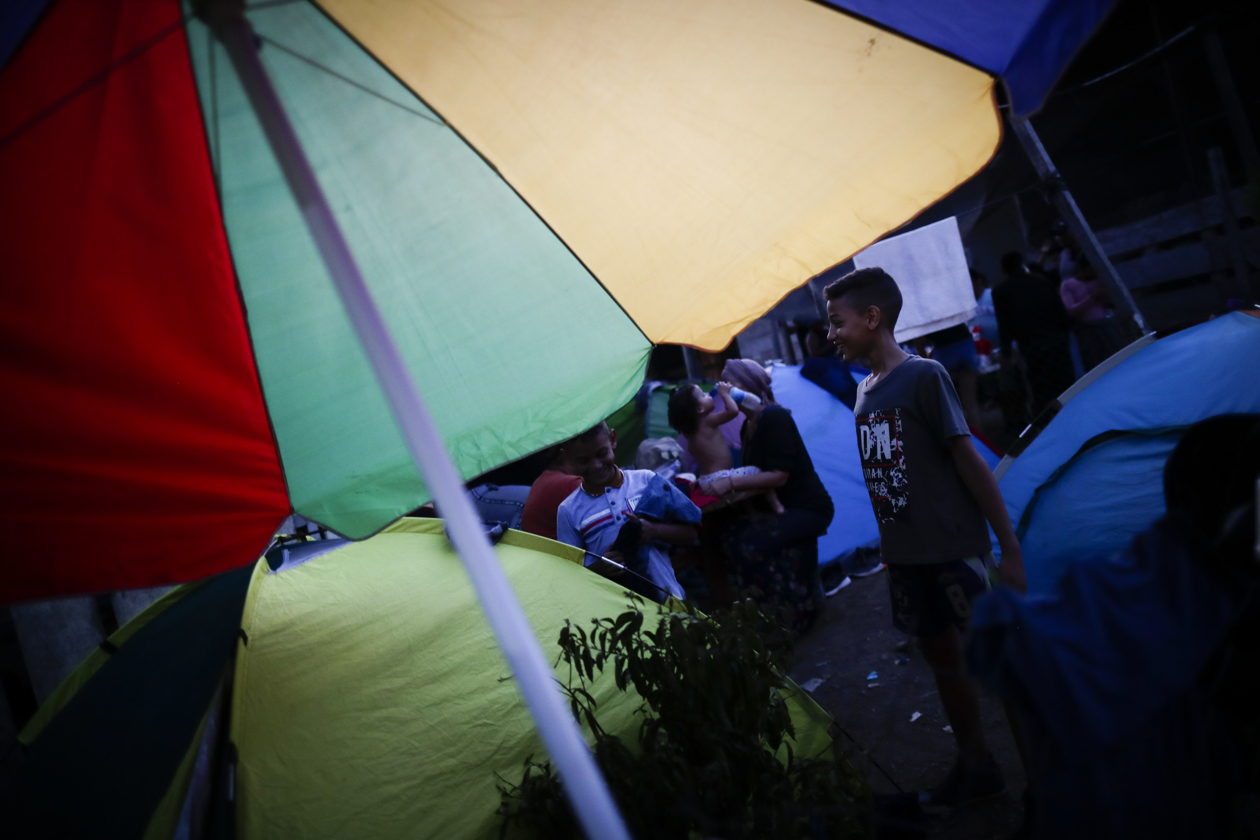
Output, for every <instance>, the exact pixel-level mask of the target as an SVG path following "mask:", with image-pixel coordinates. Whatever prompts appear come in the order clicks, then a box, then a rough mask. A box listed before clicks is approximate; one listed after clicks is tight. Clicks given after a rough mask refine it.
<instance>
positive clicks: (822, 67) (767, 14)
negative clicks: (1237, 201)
mask: <svg viewBox="0 0 1260 840" xmlns="http://www.w3.org/2000/svg"><path fill="white" fill-rule="evenodd" d="M321 5H322V6H323V8H324V9H325V10H326V11H327V12H328V13H329V14H330V15H331V16H332V17H333V18H334V19H335V20H336V21H337V22H338V23H340V24H341V25H342V26H343V27H344V28H345V29H346V31H347V32H349V33H350V34H351V35H352V36H353V37H355V38H356V39H357V40H358V41H359V42H360V43H361V44H362V45H363V46H364V47H365V48H366V49H367V50H368V51H369V52H371V53H372V54H373V55H375V56H376V58H377V59H378V60H380V61H381V62H382V63H383V64H384V65H385V66H386V67H388V68H390V70H391V71H392V72H394V73H395V74H396V75H397V76H398V78H399V79H400V80H402V81H403V82H404V83H405V84H406V85H407V86H409V87H410V88H411V89H412V91H414V92H415V93H416V94H417V95H418V96H419V97H421V98H422V99H423V100H424V101H425V102H426V103H427V104H428V105H430V106H431V107H432V108H433V109H434V110H435V111H436V112H438V113H440V114H441V115H442V117H443V118H444V119H445V120H446V121H447V122H448V123H449V124H450V125H451V126H452V127H454V128H455V129H456V130H458V131H459V132H460V133H461V134H462V135H463V136H464V137H465V138H466V139H467V140H468V141H469V143H470V144H471V145H472V146H473V147H475V148H476V149H477V150H478V151H479V152H480V153H481V154H482V155H483V156H484V157H485V158H486V159H487V160H488V161H489V162H490V163H491V164H493V165H494V166H495V167H496V168H497V169H498V171H499V172H500V173H501V174H502V175H503V177H504V178H505V179H506V180H507V181H508V183H509V184H511V185H512V187H513V188H514V189H516V191H517V192H518V193H519V194H520V195H521V196H522V197H523V198H524V199H525V200H526V201H527V202H528V203H529V204H530V205H531V206H532V207H533V208H534V209H535V210H536V211H537V212H538V213H539V215H540V216H541V217H542V218H543V219H544V220H545V221H546V222H547V224H548V225H549V226H550V227H551V228H552V229H553V230H554V231H556V233H557V234H558V236H559V237H560V238H561V239H562V240H563V241H564V242H565V243H566V244H567V245H568V246H569V247H570V248H571V249H572V250H573V252H574V253H575V254H576V255H577V256H578V258H580V259H581V260H582V261H583V262H584V263H585V264H586V265H587V267H588V268H590V269H591V271H592V273H593V274H594V275H595V276H596V277H597V278H599V280H600V281H601V282H602V283H603V285H604V286H605V288H607V289H608V290H609V292H610V293H611V294H612V295H613V297H615V298H616V299H617V301H618V303H620V304H621V306H622V307H623V308H624V309H625V311H626V312H627V313H628V314H629V315H630V317H631V318H632V319H633V320H634V321H635V323H636V324H638V325H639V327H640V328H641V329H642V330H643V331H644V333H645V334H646V335H647V336H648V338H650V339H651V340H652V341H655V342H674V343H680V344H690V345H694V346H696V347H700V348H702V349H707V350H719V349H721V348H723V347H724V346H725V345H726V344H727V343H729V341H730V340H731V338H733V337H734V336H735V335H736V334H738V333H739V332H740V330H741V329H743V327H744V326H746V325H747V324H748V323H749V322H750V321H752V320H753V319H755V318H757V317H759V316H760V315H761V314H762V313H764V312H765V311H766V310H767V309H769V308H770V307H771V306H773V305H774V304H775V303H776V302H777V301H778V300H780V299H781V298H782V297H783V296H784V295H786V294H787V293H788V292H790V291H791V290H792V289H794V288H796V287H797V286H800V285H801V284H802V283H804V282H805V281H806V280H808V279H809V278H810V277H811V276H813V275H814V274H817V273H818V272H820V271H822V270H824V269H826V268H828V267H830V266H832V265H834V264H836V263H838V262H841V261H843V260H844V259H846V258H848V257H849V256H851V255H852V254H854V253H855V252H857V251H858V250H860V249H862V248H863V247H865V246H866V245H868V244H870V243H871V242H873V241H875V240H876V239H878V238H879V237H881V236H883V235H884V234H885V233H887V232H888V231H890V230H893V229H895V228H897V227H899V226H900V225H902V224H903V223H905V222H906V221H908V220H910V219H911V218H913V217H914V216H915V215H916V214H917V213H919V212H920V211H921V210H923V209H924V208H925V207H927V206H928V205H930V204H932V203H933V202H935V201H936V200H937V199H939V198H940V197H942V196H943V195H945V194H946V193H948V192H950V191H951V190H952V189H954V188H955V187H956V186H957V185H958V184H959V183H961V182H962V181H964V180H966V179H967V178H968V177H970V176H971V175H972V174H974V173H975V172H976V171H977V170H979V169H980V168H981V167H983V166H984V165H985V163H987V162H988V160H989V159H990V157H991V156H992V155H993V153H994V151H995V150H996V148H997V144H998V142H999V140H1000V136H1001V129H1000V123H999V119H998V116H997V111H996V109H995V107H994V99H993V85H994V80H993V78H992V77H991V76H989V75H988V74H986V73H984V72H982V71H979V70H976V69H973V68H971V67H968V66H966V65H964V64H962V63H961V62H958V61H956V60H953V59H951V58H948V57H946V56H944V55H941V54H940V53H937V52H934V51H933V50H931V49H928V48H926V47H922V46H920V45H918V44H915V43H913V42H911V41H909V40H907V39H905V38H901V37H899V36H897V35H895V34H892V33H890V32H887V31H885V30H881V29H878V28H876V27H874V26H871V25H870V24H867V23H864V22H862V21H859V20H857V19H855V18H852V17H849V16H847V15H844V14H842V13H840V12H837V11H835V10H834V9H831V8H828V7H825V6H823V5H820V4H818V3H813V2H809V0H709V2H691V3H679V2H677V0H638V2H634V3H624V2H612V0H604V1H603V2H591V1H590V0H526V2H508V1H507V0H458V2H457V1H456V0H447V2H442V0H429V2H415V1H414V0H373V1H372V2H364V0H323V2H322V3H321Z"/></svg>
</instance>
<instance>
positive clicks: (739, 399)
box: [709, 388, 761, 409]
mask: <svg viewBox="0 0 1260 840" xmlns="http://www.w3.org/2000/svg"><path fill="white" fill-rule="evenodd" d="M709 396H711V397H713V398H714V399H718V389H717V388H714V389H713V390H712V391H710V392H709ZM731 399H732V400H734V401H735V405H738V406H743V405H744V404H745V401H746V402H747V405H748V407H749V408H750V409H751V408H756V407H757V406H759V405H761V400H759V399H757V396H756V395H755V394H750V393H748V392H747V391H742V390H740V389H739V388H732V389H731Z"/></svg>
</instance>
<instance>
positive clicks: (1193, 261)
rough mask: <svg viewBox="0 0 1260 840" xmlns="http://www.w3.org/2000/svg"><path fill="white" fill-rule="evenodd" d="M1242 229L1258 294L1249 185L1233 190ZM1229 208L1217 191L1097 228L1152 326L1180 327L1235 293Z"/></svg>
mask: <svg viewBox="0 0 1260 840" xmlns="http://www.w3.org/2000/svg"><path fill="white" fill-rule="evenodd" d="M1230 198H1231V204H1232V205H1233V208H1234V213H1235V215H1236V216H1237V217H1238V219H1239V222H1240V227H1241V230H1240V231H1239V236H1240V239H1241V244H1242V247H1243V250H1244V253H1245V254H1246V261H1247V263H1248V273H1249V277H1250V282H1251V287H1250V291H1251V294H1252V295H1256V294H1258V293H1260V290H1258V288H1257V286H1258V283H1257V279H1258V278H1260V227H1257V226H1256V225H1255V223H1254V220H1252V219H1251V217H1250V214H1249V212H1248V210H1247V207H1246V203H1245V191H1244V190H1242V189H1237V190H1234V191H1233V193H1232V194H1231V196H1230ZM1225 212H1226V211H1225V208H1224V207H1223V206H1222V203H1221V200H1220V198H1219V197H1217V196H1212V197H1210V198H1205V199H1200V200H1199V201H1195V202H1191V203H1190V204H1185V205H1182V206H1181V207H1175V208H1173V209H1172V210H1167V211H1165V212H1163V213H1159V214H1157V215H1154V216H1150V217H1148V218H1146V219H1142V220H1140V221H1137V222H1133V223H1132V224H1128V225H1124V226H1123V227H1118V228H1112V229H1110V230H1104V231H1099V232H1098V240H1099V242H1100V243H1101V245H1102V247H1103V250H1104V251H1106V252H1107V255H1108V256H1109V257H1111V260H1112V262H1113V263H1114V264H1115V266H1116V270H1117V271H1118V272H1119V273H1120V277H1121V278H1122V279H1123V280H1124V282H1125V285H1127V286H1128V287H1129V289H1130V290H1131V291H1132V292H1133V297H1134V300H1135V302H1136V303H1137V305H1138V306H1139V307H1140V308H1141V310H1142V313H1143V315H1145V316H1146V319H1147V321H1148V323H1149V324H1150V326H1151V327H1152V328H1153V329H1155V330H1158V331H1170V330H1175V329H1179V328H1181V327H1183V326H1188V325H1189V324H1193V323H1198V322H1200V321H1202V320H1204V319H1205V318H1207V317H1208V316H1209V315H1212V314H1214V313H1219V312H1223V311H1224V310H1225V306H1226V298H1227V296H1232V295H1233V294H1236V293H1237V292H1236V289H1237V288H1238V287H1237V286H1235V285H1234V276H1233V275H1234V272H1233V267H1232V262H1231V258H1230V247H1229V241H1228V239H1227V237H1226V236H1225V233H1224V228H1225V221H1226V216H1225Z"/></svg>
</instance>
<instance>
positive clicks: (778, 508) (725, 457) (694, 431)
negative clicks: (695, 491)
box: [669, 382, 783, 513]
mask: <svg viewBox="0 0 1260 840" xmlns="http://www.w3.org/2000/svg"><path fill="white" fill-rule="evenodd" d="M741 393H742V392H741ZM717 395H718V399H720V400H721V401H722V407H721V408H720V409H719V408H718V401H717V399H714V398H713V397H712V396H710V395H708V394H706V393H704V391H702V390H701V389H700V386H699V385H684V386H682V387H681V388H678V389H677V390H675V391H674V393H673V394H671V395H670V398H669V425H671V426H673V427H674V428H675V429H677V430H678V431H679V432H681V433H682V435H683V436H684V437H685V438H687V448H688V449H689V450H690V451H691V457H693V458H695V459H696V463H697V464H699V465H700V469H699V473H700V477H699V478H698V479H697V483H698V484H699V486H700V492H701V493H703V494H705V495H706V496H726V495H728V494H730V493H734V492H736V491H737V490H739V481H738V480H739V479H740V478H743V477H745V476H750V475H757V474H758V473H760V472H761V470H759V469H758V468H757V467H740V468H738V469H734V467H735V459H734V458H732V457H731V448H730V447H729V446H728V445H727V443H726V438H725V437H723V435H722V425H723V424H724V423H729V422H730V421H731V420H734V419H735V415H737V414H738V413H739V406H738V405H736V404H735V400H734V399H732V397H731V383H729V382H719V383H718V386H717ZM743 399H744V400H745V401H752V404H750V405H749V408H755V407H756V402H757V397H756V396H754V395H753V394H743ZM753 495H757V494H753ZM760 495H763V496H765V498H766V501H767V502H769V503H770V507H771V508H772V509H773V510H774V512H775V513H783V505H782V504H781V503H780V502H779V496H778V494H776V493H775V492H774V488H773V487H771V488H768V489H766V490H763V491H761V493H760Z"/></svg>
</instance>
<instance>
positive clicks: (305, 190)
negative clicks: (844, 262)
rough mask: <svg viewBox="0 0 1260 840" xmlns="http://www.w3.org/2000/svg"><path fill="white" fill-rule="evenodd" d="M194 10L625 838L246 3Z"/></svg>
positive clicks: (401, 420) (445, 509)
mask: <svg viewBox="0 0 1260 840" xmlns="http://www.w3.org/2000/svg"><path fill="white" fill-rule="evenodd" d="M198 14H199V16H201V17H202V18H203V19H204V20H206V22H207V23H208V24H209V25H210V26H211V28H212V29H213V30H214V31H215V34H216V36H217V37H218V39H219V40H220V41H221V42H222V43H223V46H224V47H225V48H226V50H227V53H228V55H229V57H230V58H231V60H232V65H233V67H234V68H235V70H236V73H237V75H238V76H239V77H240V80H241V84H242V85H243V87H244V88H245V92H246V94H247V95H248V97H249V102H250V105H251V106H252V108H253V111H254V114H255V115H256V116H257V118H258V121H259V123H260V124H261V125H262V128H263V131H264V133H265V134H266V135H267V142H268V143H269V144H270V146H271V150H272V152H273V153H274V154H275V156H276V159H277V161H278V162H279V164H280V168H281V169H282V170H283V171H284V177H285V180H286V181H287V182H288V185H289V189H290V190H291V191H292V192H293V197H294V199H295V200H296V201H297V203H298V207H299V208H300V209H301V211H302V216H303V218H304V219H305V221H306V225H307V228H308V229H309V230H310V233H311V237H312V238H313V239H314V241H315V244H316V246H317V247H318V249H319V253H320V256H321V257H322V258H323V261H324V265H325V267H326V268H327V269H328V273H329V274H330V275H331V276H332V279H333V283H334V284H335V285H336V287H337V293H338V294H339V295H340V297H341V301H342V305H343V306H344V307H345V309H346V313H347V315H349V317H350V321H351V323H352V324H353V325H354V329H355V332H356V333H357V334H358V337H359V341H360V343H361V344H362V345H363V349H364V351H365V352H366V354H367V357H368V360H369V361H370V362H371V365H372V369H373V370H374V371H375V373H376V377H377V380H378V381H379V383H380V385H381V390H382V391H384V392H385V396H386V399H387V400H388V401H389V406H390V409H391V410H392V412H393V415H394V419H395V421H396V422H397V424H398V429H399V431H400V432H401V433H402V436H403V438H404V440H405V441H406V443H407V448H408V450H409V451H410V452H411V457H412V459H413V460H414V461H415V464H416V467H417V469H419V471H420V474H421V475H422V476H424V479H425V481H426V482H427V483H428V486H429V489H430V490H431V491H432V493H433V496H434V500H435V502H436V503H437V506H438V509H439V510H440V511H441V513H442V515H443V517H444V518H445V519H446V528H447V532H448V533H449V534H450V536H451V541H452V542H453V543H454V544H455V548H456V550H457V551H458V552H459V555H460V558H461V559H462V560H463V563H464V568H465V569H466V570H467V572H468V576H469V577H470V578H471V579H472V584H473V588H474V589H475V590H476V592H477V597H478V599H479V600H480V601H481V606H482V610H483V611H484V612H485V615H486V620H487V621H488V622H489V624H490V627H491V629H492V630H493V631H494V635H495V638H496V639H497V640H498V643H499V647H500V649H502V651H503V655H504V656H505V657H506V658H507V661H508V664H509V665H510V666H511V668H512V672H513V674H514V675H515V676H516V679H517V682H518V684H519V685H520V689H521V694H522V695H524V697H525V702H526V703H527V704H528V705H529V709H530V712H531V713H532V714H533V716H534V721H535V722H536V724H537V725H538V730H539V732H540V733H541V735H542V738H543V741H544V743H545V744H546V745H547V751H548V752H549V753H550V755H551V758H552V760H553V761H554V762H555V764H556V766H557V768H558V769H559V773H560V776H561V777H562V779H563V781H564V789H565V793H566V794H567V795H568V798H569V802H570V804H571V805H572V807H573V811H574V813H575V814H576V815H577V818H578V821H579V822H580V823H581V825H582V829H583V831H585V833H586V836H587V837H591V838H595V837H600V838H605V837H606V838H615V840H629V838H630V835H629V833H628V832H627V830H626V827H625V824H624V822H623V821H622V819H621V815H620V813H619V812H618V811H617V806H616V804H615V803H614V802H613V798H612V794H611V793H610V792H609V790H608V786H607V785H606V784H605V782H604V777H603V775H602V774H601V773H600V771H599V767H598V766H597V765H596V764H595V759H594V757H593V756H592V754H591V751H590V749H589V748H588V747H587V745H586V741H585V740H584V739H583V737H582V733H581V730H580V729H579V728H578V725H577V722H576V721H575V720H574V718H573V716H572V715H571V714H570V712H569V709H568V707H567V705H566V703H565V702H564V700H563V697H562V695H561V692H560V690H559V687H558V685H557V683H556V680H555V677H554V675H553V673H552V670H551V667H550V665H549V664H548V663H547V660H546V658H545V657H544V656H543V652H542V648H541V647H540V646H539V644H538V641H537V639H536V638H535V636H534V629H533V627H531V626H530V623H529V619H528V618H526V616H525V611H524V610H523V609H522V608H521V605H520V602H519V601H518V600H517V598H516V595H515V593H514V592H513V591H512V586H511V584H510V583H509V582H508V579H507V575H505V574H504V573H503V569H502V567H501V566H500V565H499V562H498V559H497V558H496V557H495V554H494V550H493V548H491V546H490V542H489V540H488V539H487V538H486V535H485V532H484V531H483V529H482V526H481V522H480V520H479V519H478V518H477V516H476V513H475V512H474V511H473V507H472V503H471V502H470V501H469V500H468V497H467V495H466V494H465V492H464V485H463V481H462V480H461V479H460V476H459V473H458V472H457V471H456V469H455V464H454V462H453V461H452V460H451V457H450V454H449V453H448V452H447V451H446V447H445V445H444V444H443V443H442V437H441V434H440V433H439V432H438V429H437V427H436V426H435V425H434V423H433V420H432V418H431V417H430V416H429V412H428V410H427V409H426V408H425V405H424V402H423V400H422V399H421V397H420V392H419V391H418V390H417V388H416V385H415V382H414V381H413V380H412V378H411V374H410V372H409V371H408V370H407V365H406V362H405V361H404V360H403V358H402V355H401V354H400V353H399V351H398V347H397V345H395V343H394V341H393V338H392V337H391V336H390V334H389V332H388V330H387V329H386V326H385V320H384V318H383V317H382V315H381V311H380V309H379V308H377V306H376V303H375V301H374V300H373V299H372V295H371V292H370V291H369V290H368V287H367V284H366V283H365V282H364V279H363V275H362V274H361V273H360V272H359V267H358V265H357V263H356V262H355V260H354V256H353V255H352V254H351V253H350V247H349V244H348V243H347V242H346V240H345V237H344V236H343V235H342V232H341V229H340V227H339V226H338V225H337V221H336V218H335V217H334V216H333V213H332V209H331V208H330V207H329V205H328V201H327V199H326V198H325V196H324V193H323V190H322V189H321V188H320V186H319V182H318V180H317V179H316V177H315V171H314V170H313V169H312V168H311V165H310V162H309V161H308V160H307V157H306V153H305V152H304V151H303V149H302V146H301V143H300V141H299V140H298V136H297V133H296V132H295V131H294V129H293V125H292V124H291V123H290V122H289V119H288V115H287V114H286V113H285V110H284V106H283V105H282V103H281V102H280V98H279V96H278V95H277V93H276V90H275V88H274V87H273V86H272V84H271V79H270V77H269V76H268V74H267V70H266V67H265V66H264V65H263V63H262V59H261V58H260V56H259V54H258V47H257V42H256V40H255V37H254V32H253V29H252V27H250V25H249V23H248V22H247V21H246V20H245V18H244V15H243V7H242V4H241V3H240V1H239V0H235V1H234V0H227V2H214V0H210V2H206V3H203V4H202V7H201V8H199V9H198Z"/></svg>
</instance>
